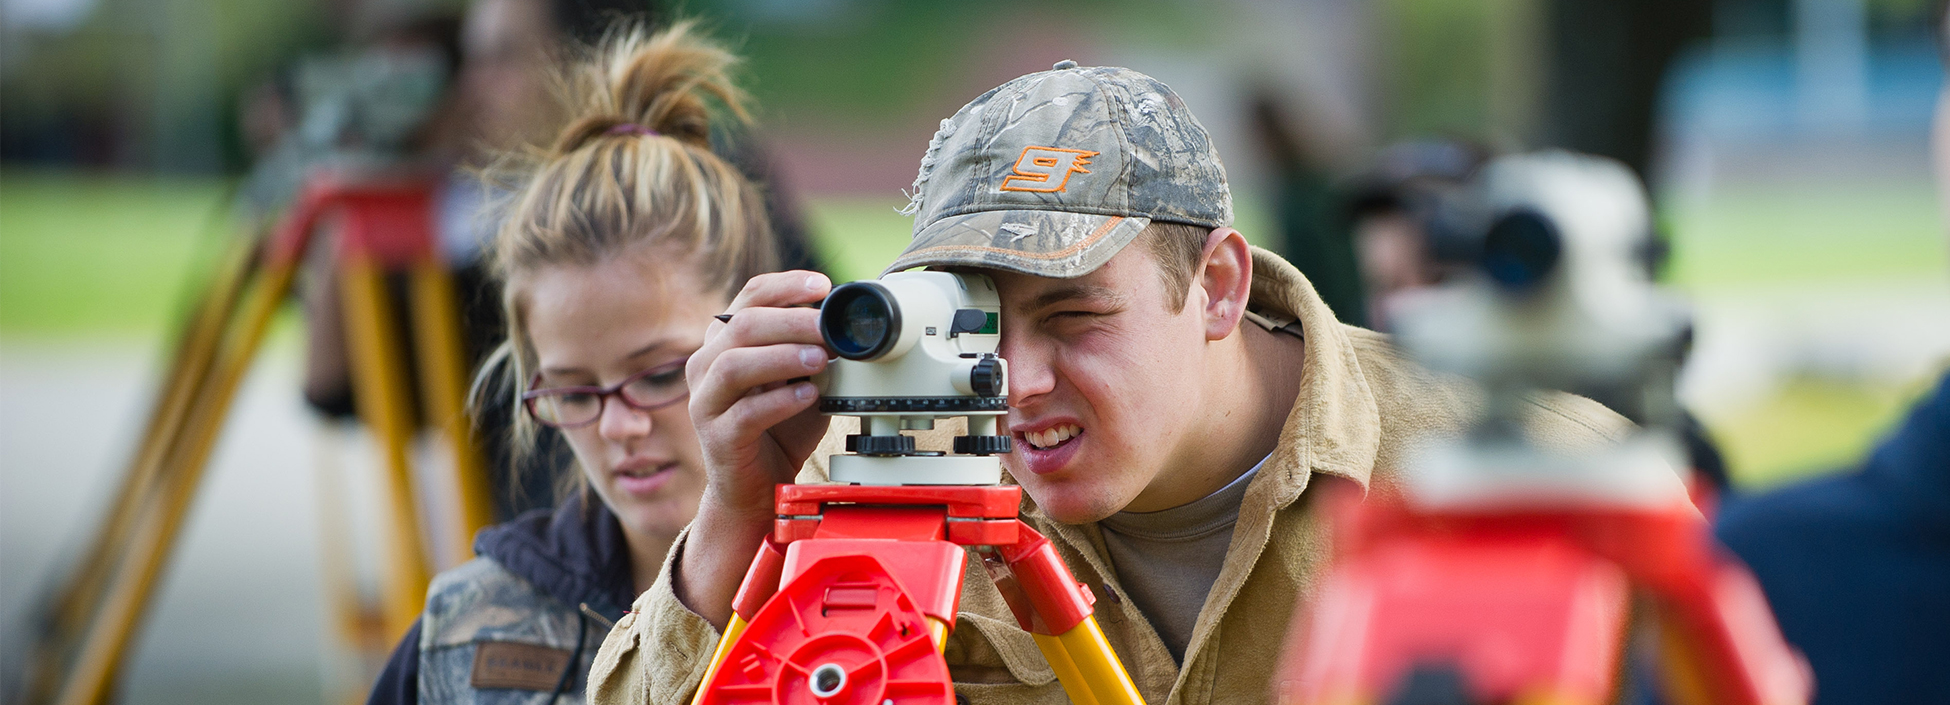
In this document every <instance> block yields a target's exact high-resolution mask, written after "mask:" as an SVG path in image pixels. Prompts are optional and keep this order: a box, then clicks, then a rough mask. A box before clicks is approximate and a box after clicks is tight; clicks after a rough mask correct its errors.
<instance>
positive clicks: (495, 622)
mask: <svg viewBox="0 0 1950 705" xmlns="http://www.w3.org/2000/svg"><path fill="white" fill-rule="evenodd" d="M735 63H736V59H735V58H734V57H733V56H732V55H731V54H730V53H729V52H727V51H726V50H725V49H723V48H722V47H720V46H719V45H717V44H715V43H712V42H711V41H709V40H707V39H705V38H703V37H702V36H700V35H699V34H698V33H697V31H696V30H695V29H693V27H692V26H691V24H689V23H684V22H680V23H676V24H674V25H672V26H671V27H670V28H668V29H666V30H664V31H662V32H659V33H657V34H656V35H655V36H649V35H647V33H646V31H644V30H641V29H637V30H631V31H626V32H620V33H617V34H614V35H612V36H611V38H610V39H608V40H606V41H605V42H604V43H603V45H602V46H601V48H600V49H598V50H597V51H596V52H595V53H594V54H593V55H591V56H589V57H588V58H586V59H585V60H583V61H581V62H579V63H578V64H576V65H575V66H574V67H573V68H572V69H571V70H572V72H573V73H572V75H571V76H570V85H571V87H572V95H571V96H570V100H571V102H570V103H569V104H568V105H567V106H566V107H567V108H568V110H567V111H565V112H566V113H567V116H568V122H567V124H566V126H564V127H562V128H561V130H560V131H559V132H558V134H557V138H556V140H555V141H554V144H553V146H552V147H550V148H549V149H548V150H547V152H546V153H545V154H543V155H542V156H541V158H540V161H539V163H535V164H533V165H532V168H531V169H529V170H528V171H527V172H526V173H527V176H526V178H525V179H524V180H523V181H522V185H521V188H520V191H519V193H517V194H516V195H515V197H514V198H513V200H512V201H510V203H509V210H508V212H507V213H506V215H505V218H504V219H503V221H502V224H501V229H500V231H499V234H498V236H497V239H496V242H495V245H494V248H493V255H494V258H493V262H494V268H495V273H496V275H497V278H498V279H499V280H500V281H501V282H502V284H503V294H502V300H503V310H504V313H505V314H506V318H507V320H508V321H509V324H510V325H509V332H508V337H507V340H506V342H505V343H504V344H503V345H502V347H501V348H500V349H499V350H498V351H497V353H496V357H497V358H505V359H506V360H507V362H508V364H506V365H499V366H491V367H490V368H488V370H486V371H484V374H493V373H494V372H495V371H496V370H499V371H500V372H501V374H505V375H509V376H511V377H512V379H511V380H509V381H510V382H512V384H508V385H506V386H505V388H506V389H508V390H509V392H508V396H509V398H510V399H511V400H519V403H520V405H521V407H522V408H523V410H524V411H523V413H524V415H523V416H522V417H520V418H518V419H517V421H516V423H515V427H514V431H515V434H516V437H517V439H518V441H521V443H518V445H526V444H527V443H526V441H528V440H530V439H532V438H533V437H534V436H535V434H536V433H538V432H540V429H538V428H537V426H538V425H539V426H547V427H550V428H551V429H553V430H552V431H547V432H544V433H559V434H560V435H561V437H562V438H563V439H564V440H565V441H566V443H567V445H568V446H569V448H570V449H571V450H572V451H573V454H574V459H575V466H576V467H577V468H578V470H579V472H577V473H575V474H574V475H573V476H572V477H573V480H574V483H575V491H572V492H569V493H567V498H566V499H565V500H564V501H563V502H562V503H561V504H560V505H558V506H557V507H555V508H554V509H553V510H552V511H550V510H537V511H532V512H529V513H526V514H524V515H522V516H521V517H520V518H517V519H516V520H514V521H512V522H509V523H506V524H502V525H499V526H495V527H491V528H489V529H486V530H484V531H482V533H481V534H480V535H479V536H478V537H477V538H476V540H475V550H476V552H477V553H478V554H479V557H478V558H476V559H475V560H473V561H471V562H469V563H466V564H463V565H461V566H460V567H457V568H454V569H452V570H449V571H447V572H445V573H442V574H441V575H440V576H438V577H437V578H435V579H434V581H433V584H432V586H431V587H430V588H429V589H428V596H427V607H426V611H425V612H424V613H423V614H422V615H421V618H420V621H419V622H418V623H417V624H416V625H415V626H414V628H413V629H412V630H411V631H410V632H409V633H408V634H407V635H406V637H405V638H404V639H402V640H401V641H400V644H399V647H398V649H397V650H396V651H395V652H394V654H393V656H392V658H391V659H390V661H389V662H388V664H387V667H386V670H385V673H384V674H382V675H381V677H380V679H379V681H378V683H377V684H376V685H375V686H374V689H373V692H372V696H371V702H373V703H412V702H421V701H425V702H441V703H458V702H483V701H488V700H492V699H503V698H509V697H513V698H517V699H520V698H528V697H533V696H535V695H537V694H543V693H546V694H548V696H549V697H547V698H546V699H545V700H544V702H553V701H554V698H555V696H558V695H569V696H572V697H577V698H579V697H580V693H581V692H582V690H583V688H584V677H585V674H586V673H587V671H588V668H589V664H590V662H591V660H592V659H593V658H594V656H595V652H596V647H597V646H598V645H599V644H600V643H601V641H602V639H603V637H604V635H606V634H607V633H608V631H609V626H610V623H611V622H612V621H614V620H616V619H619V618H621V617H622V616H623V613H624V610H625V609H627V607H628V605H629V604H630V603H631V602H632V600H633V599H634V597H635V596H636V595H637V594H638V593H639V592H642V591H643V590H645V589H647V588H648V587H649V586H650V584H651V582H652V581H653V580H654V579H655V578H656V576H657V573H658V570H659V569H660V568H661V567H662V566H663V562H664V555H665V553H666V551H667V550H668V548H669V547H670V545H671V542H672V541H673V540H674V538H675V537H676V535H677V533H678V531H679V530H680V529H682V528H683V527H684V525H685V524H687V523H688V522H690V520H691V518H692V517H693V516H694V514H695V513H696V511H697V506H698V502H699V496H700V494H701V493H702V492H703V489H704V484H705V482H704V469H703V464H702V460H701V452H700V450H699V445H698V441H697V435H696V432H695V431H694V430H693V428H692V426H691V420H690V416H689V413H688V411H687V409H686V406H685V404H684V403H683V402H684V400H685V399H686V398H687V397H688V396H689V386H688V384H687V383H686V380H685V372H684V365H685V362H686V360H687V359H688V358H689V356H690V354H691V353H692V352H693V351H695V350H696V349H697V348H698V347H699V346H701V345H702V344H703V334H704V330H705V324H706V323H709V322H710V317H711V315H712V314H713V313H715V312H717V311H721V310H723V309H724V308H725V307H726V306H728V305H729V303H730V300H731V294H732V292H734V291H736V290H737V289H739V288H740V287H742V286H743V285H744V283H745V281H746V280H747V279H748V278H750V277H752V276H753V275H755V274H758V273H761V272H765V271H771V270H773V269H776V268H777V263H778V254H777V246H776V242H775V241H774V240H773V237H772V233H771V229H770V225H769V222H768V221H767V219H766V216H765V205H764V201H763V198H762V196H761V194H760V193H759V191H758V189H757V187H756V186H754V185H753V184H752V183H751V182H750V181H749V180H747V179H746V178H745V177H744V176H743V175H742V174H740V173H739V172H738V170H737V169H736V168H735V167H733V166H732V165H731V164H730V163H729V162H728V161H727V160H725V159H724V158H722V157H720V156H718V155H717V154H716V153H715V152H714V151H713V150H712V148H711V135H712V132H713V125H714V123H716V122H718V118H721V117H722V115H721V114H720V115H714V113H713V110H712V103H717V104H719V105H720V106H721V107H722V108H723V109H724V110H723V111H722V112H723V113H728V114H729V115H730V116H732V117H735V118H737V119H739V120H745V119H747V115H748V113H747V112H746V111H745V108H744V104H745V99H744V97H743V94H742V93H740V92H739V90H738V89H737V88H736V87H734V86H733V85H732V83H731V82H730V80H729V78H728V76H727V73H728V71H729V70H730V69H731V68H732V66H733V65H734V64H735Z"/></svg>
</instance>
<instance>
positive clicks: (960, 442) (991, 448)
mask: <svg viewBox="0 0 1950 705" xmlns="http://www.w3.org/2000/svg"><path fill="white" fill-rule="evenodd" d="M1012 450H1015V443H1014V439H1011V438H1010V437H1008V436H956V437H955V452H956V453H960V454H962V455H1002V454H1005V453H1008V452H1010V451H1012Z"/></svg>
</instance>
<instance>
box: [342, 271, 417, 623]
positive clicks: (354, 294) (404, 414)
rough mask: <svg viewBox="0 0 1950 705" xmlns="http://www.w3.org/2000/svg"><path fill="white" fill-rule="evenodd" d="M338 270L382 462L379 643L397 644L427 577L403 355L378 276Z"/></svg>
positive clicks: (364, 410) (360, 399)
mask: <svg viewBox="0 0 1950 705" xmlns="http://www.w3.org/2000/svg"><path fill="white" fill-rule="evenodd" d="M339 265H340V293H341V295H342V296H343V297H344V300H345V305H344V307H343V308H344V315H345V332H346V343H347V348H348V352H350V353H351V362H352V384H353V395H354V401H355V403H356V405H357V406H358V409H359V418H360V420H361V421H363V422H365V425H366V428H367V429H368V430H369V431H370V432H371V433H372V435H373V440H374V441H375V443H376V444H377V445H378V446H379V449H380V453H381V457H382V460H383V461H384V472H385V477H386V480H385V482H383V483H381V486H382V487H383V488H384V491H385V494H386V498H385V505H386V515H387V525H388V528H389V529H390V531H389V534H388V536H389V539H390V540H388V541H387V542H386V543H387V548H388V556H389V558H390V559H391V561H390V563H391V567H390V569H389V570H388V571H386V577H385V578H384V580H383V583H382V588H381V598H380V602H381V607H380V613H381V615H383V616H382V621H383V622H384V623H385V628H386V634H387V638H389V639H397V638H399V636H400V635H402V634H405V633H406V630H407V628H408V627H410V626H412V624H413V620H415V619H418V618H419V616H420V609H421V608H422V607H424V606H425V603H426V589H427V581H428V580H429V579H431V578H432V574H431V571H430V570H429V569H428V563H427V557H426V550H425V548H424V542H423V541H421V527H422V526H423V524H422V523H421V521H420V512H419V505H418V504H417V503H416V501H415V495H414V492H413V484H414V483H413V467H412V465H411V463H409V462H408V459H407V450H408V448H407V446H408V444H409V443H410V442H411V441H412V438H413V415H412V401H411V400H410V399H409V398H408V397H407V387H406V384H407V382H406V371H405V370H404V369H401V367H402V362H403V354H402V353H401V349H400V343H399V340H398V336H397V329H396V328H395V327H394V326H395V323H396V322H397V321H398V319H397V318H395V317H394V316H393V315H392V314H393V311H392V306H391V304H390V300H389V299H388V298H387V291H386V277H385V274H384V272H382V271H381V270H380V269H379V267H378V266H377V264H376V263H375V262H373V261H372V260H370V259H369V258H366V257H364V256H361V255H358V254H353V255H350V256H347V257H344V258H342V259H341V260H340V263H339Z"/></svg>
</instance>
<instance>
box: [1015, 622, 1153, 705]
mask: <svg viewBox="0 0 1950 705" xmlns="http://www.w3.org/2000/svg"><path fill="white" fill-rule="evenodd" d="M1031 636H1034V637H1036V646H1037V647H1038V648H1040V649H1042V651H1043V658H1044V659H1046V660H1048V661H1049V664H1050V668H1051V669H1052V670H1054V671H1056V678H1057V680H1058V681H1059V682H1061V683H1062V684H1063V692H1065V693H1067V694H1069V696H1070V700H1071V702H1075V703H1079V705H1085V704H1087V705H1142V703H1143V702H1144V696H1142V695H1139V694H1138V691H1137V685H1136V684H1134V683H1132V682H1131V676H1130V674H1128V673H1125V672H1124V664H1123V663H1120V662H1119V661H1118V660H1117V653H1116V652H1114V651H1112V650H1111V648H1110V642H1109V641H1108V640H1106V639H1105V638H1104V631H1103V630H1102V629H1099V628H1098V627H1097V618H1096V617H1094V616H1092V617H1085V618H1084V619H1083V621H1082V622H1080V623H1078V624H1077V625H1076V626H1075V627H1072V628H1071V629H1070V631H1067V632H1064V633H1062V634H1060V635H1058V636H1046V635H1043V634H1034V633H1032V634H1031Z"/></svg>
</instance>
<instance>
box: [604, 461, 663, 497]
mask: <svg viewBox="0 0 1950 705" xmlns="http://www.w3.org/2000/svg"><path fill="white" fill-rule="evenodd" d="M676 469H677V463H676V462H674V461H673V462H667V463H642V464H640V465H637V466H635V467H629V468H619V469H617V471H616V473H615V475H614V476H615V478H616V487H617V489H620V490H623V491H624V492H626V493H628V494H630V495H633V496H639V497H644V496H649V495H654V494H656V493H657V491H658V490H660V489H663V486H664V485H667V484H670V478H671V477H673V476H675V475H676V473H674V472H671V471H672V470H676Z"/></svg>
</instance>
